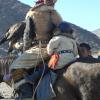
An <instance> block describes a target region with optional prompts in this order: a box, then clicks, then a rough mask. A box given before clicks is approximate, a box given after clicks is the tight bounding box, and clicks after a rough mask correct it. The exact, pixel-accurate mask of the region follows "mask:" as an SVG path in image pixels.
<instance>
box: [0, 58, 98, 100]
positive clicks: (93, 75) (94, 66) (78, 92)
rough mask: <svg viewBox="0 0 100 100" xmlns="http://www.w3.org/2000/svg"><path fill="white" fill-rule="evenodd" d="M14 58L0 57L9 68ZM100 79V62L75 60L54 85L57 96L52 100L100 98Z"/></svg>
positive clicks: (0, 60) (89, 99) (94, 99)
mask: <svg viewBox="0 0 100 100" xmlns="http://www.w3.org/2000/svg"><path fill="white" fill-rule="evenodd" d="M3 60H4V61H5V62H4V61H3ZM13 60H14V57H8V59H7V57H6V59H0V65H1V63H3V66H5V68H7V67H9V64H11V63H12V61H13ZM67 67H68V68H67ZM7 69H8V68H7ZM2 70H4V69H2ZM7 71H8V72H9V70H7ZM2 74H4V71H3V73H2ZM99 80H100V63H82V62H75V63H73V64H71V65H70V66H66V69H65V70H64V73H63V74H60V75H59V77H58V79H57V81H56V82H55V85H54V90H55V93H56V97H55V98H53V99H52V100H62V99H63V100H100V96H99V94H100V90H99V87H100V81H99Z"/></svg>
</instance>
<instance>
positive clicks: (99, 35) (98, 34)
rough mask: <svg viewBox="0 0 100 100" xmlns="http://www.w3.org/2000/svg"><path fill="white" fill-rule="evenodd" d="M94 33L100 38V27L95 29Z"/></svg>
mask: <svg viewBox="0 0 100 100" xmlns="http://www.w3.org/2000/svg"><path fill="white" fill-rule="evenodd" d="M93 33H94V34H96V35H97V36H98V37H99V38H100V28H99V29H97V30H95V31H93Z"/></svg>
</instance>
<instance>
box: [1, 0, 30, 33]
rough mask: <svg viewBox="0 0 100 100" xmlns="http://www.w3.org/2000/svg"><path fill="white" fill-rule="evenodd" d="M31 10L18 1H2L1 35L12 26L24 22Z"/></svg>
mask: <svg viewBox="0 0 100 100" xmlns="http://www.w3.org/2000/svg"><path fill="white" fill-rule="evenodd" d="M29 8H30V7H29V6H27V5H25V4H23V3H21V2H19V1H17V0H0V34H2V33H4V32H5V31H6V30H7V29H8V27H9V26H10V25H12V24H14V23H16V22H18V21H21V20H23V19H24V17H25V14H26V12H27V11H28V9H29Z"/></svg>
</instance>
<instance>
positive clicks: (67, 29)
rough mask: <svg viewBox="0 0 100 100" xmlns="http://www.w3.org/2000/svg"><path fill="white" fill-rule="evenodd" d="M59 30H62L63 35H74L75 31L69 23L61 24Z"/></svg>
mask: <svg viewBox="0 0 100 100" xmlns="http://www.w3.org/2000/svg"><path fill="white" fill-rule="evenodd" d="M58 28H59V29H60V30H61V32H63V33H72V32H73V30H72V28H71V26H70V25H69V24H68V23H67V22H61V23H60V24H59V26H58Z"/></svg>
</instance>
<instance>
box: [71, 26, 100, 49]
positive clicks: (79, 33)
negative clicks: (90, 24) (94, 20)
mask: <svg viewBox="0 0 100 100" xmlns="http://www.w3.org/2000/svg"><path fill="white" fill-rule="evenodd" d="M71 26H72V28H73V29H74V30H75V33H74V34H75V35H76V40H77V41H79V42H86V43H89V44H90V45H91V47H92V48H93V50H100V38H99V37H98V36H97V35H95V34H94V33H92V32H90V31H88V30H85V29H83V28H81V27H79V26H77V25H74V24H71Z"/></svg>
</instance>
